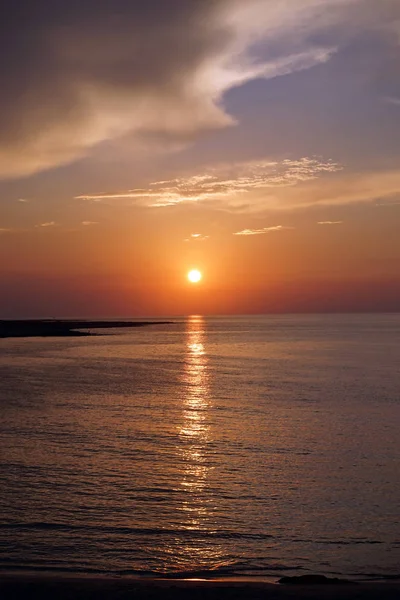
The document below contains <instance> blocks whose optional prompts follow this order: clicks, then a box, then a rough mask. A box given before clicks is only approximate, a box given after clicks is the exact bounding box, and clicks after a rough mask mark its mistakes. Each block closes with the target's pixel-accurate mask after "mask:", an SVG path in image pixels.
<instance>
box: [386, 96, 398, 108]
mask: <svg viewBox="0 0 400 600" xmlns="http://www.w3.org/2000/svg"><path fill="white" fill-rule="evenodd" d="M385 100H386V102H388V104H395V105H396V106H400V98H396V97H394V96H388V97H386V98H385Z"/></svg>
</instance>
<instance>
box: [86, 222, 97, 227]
mask: <svg viewBox="0 0 400 600" xmlns="http://www.w3.org/2000/svg"><path fill="white" fill-rule="evenodd" d="M82 225H84V226H85V227H89V226H90V225H98V221H82Z"/></svg>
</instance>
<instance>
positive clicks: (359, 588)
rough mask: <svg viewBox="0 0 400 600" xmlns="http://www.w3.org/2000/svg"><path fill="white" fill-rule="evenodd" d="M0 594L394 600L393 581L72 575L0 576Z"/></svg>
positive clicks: (143, 599)
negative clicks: (328, 582) (302, 581)
mask: <svg viewBox="0 0 400 600" xmlns="http://www.w3.org/2000/svg"><path fill="white" fill-rule="evenodd" d="M0 596H1V598H2V599H4V600H8V599H10V600H11V599H18V598H21V599H25V598H26V599H28V598H29V599H31V598H34V599H36V598H37V599H40V600H53V598H57V599H58V600H69V599H72V598H74V599H75V600H79V599H82V600H84V599H85V600H86V599H89V598H90V599H91V598H96V600H103V599H104V600H105V599H107V600H114V599H115V600H128V598H135V599H137V600H147V599H151V600H158V599H160V600H161V599H162V600H186V599H189V598H190V599H192V598H195V599H196V598H203V597H205V596H206V597H207V599H209V600H214V599H215V600H217V599H221V598H224V599H225V600H241V599H242V598H243V599H245V598H246V599H247V598H252V599H255V600H261V599H263V600H280V599H282V600H286V599H293V598H297V599H300V600H308V599H310V600H311V599H313V600H314V599H315V600H316V599H321V600H330V599H335V598H340V599H341V600H358V599H365V600H375V599H377V600H378V599H379V600H395V599H397V598H399V597H400V581H399V582H368V583H365V582H360V583H355V584H353V585H352V584H343V585H320V584H295V585H283V584H279V583H276V584H275V583H267V582H264V581H254V580H229V579H223V580H221V579H218V580H215V579H214V580H201V579H198V580H194V579H192V580H191V579H186V580H184V579H170V578H168V579H161V578H160V579H153V578H151V579H147V578H134V577H110V576H108V577H107V576H97V577H94V576H93V575H89V576H85V575H83V576H76V575H71V576H67V575H64V574H63V575H61V576H60V575H58V574H57V575H56V574H47V573H46V574H43V573H42V574H29V575H28V574H26V573H24V574H22V573H21V574H18V573H4V574H0Z"/></svg>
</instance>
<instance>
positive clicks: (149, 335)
mask: <svg viewBox="0 0 400 600" xmlns="http://www.w3.org/2000/svg"><path fill="white" fill-rule="evenodd" d="M172 321H173V322H172V323H171V324H158V325H151V326H147V327H141V328H136V329H129V330H127V329H124V330H119V329H115V330H108V331H106V332H105V333H104V332H103V334H102V335H93V336H92V337H66V338H19V339H0V437H1V448H0V452H1V454H0V571H3V572H6V571H7V572H15V571H18V572H26V573H32V572H40V573H42V572H46V573H54V574H61V573H62V574H72V575H107V576H109V575H111V576H129V575H131V576H136V577H161V578H163V577H182V578H189V579H190V578H233V579H235V578H247V579H257V578H259V579H264V580H277V579H279V578H280V577H282V576H284V575H305V574H310V573H313V574H323V575H326V576H335V577H347V578H354V579H361V580H363V579H390V578H393V579H394V578H396V577H397V578H398V577H400V467H399V457H400V431H399V425H400V314H386V315H372V314H364V315H279V316H235V317H230V316H227V317H203V316H200V315H193V316H188V317H181V318H173V319H172ZM92 333H96V331H93V332H92ZM97 333H100V332H97Z"/></svg>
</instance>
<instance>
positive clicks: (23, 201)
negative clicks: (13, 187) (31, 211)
mask: <svg viewBox="0 0 400 600" xmlns="http://www.w3.org/2000/svg"><path fill="white" fill-rule="evenodd" d="M17 202H21V203H22V204H26V203H27V202H29V200H28V199H27V198H18V199H17Z"/></svg>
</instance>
